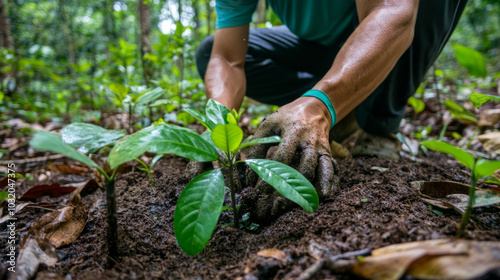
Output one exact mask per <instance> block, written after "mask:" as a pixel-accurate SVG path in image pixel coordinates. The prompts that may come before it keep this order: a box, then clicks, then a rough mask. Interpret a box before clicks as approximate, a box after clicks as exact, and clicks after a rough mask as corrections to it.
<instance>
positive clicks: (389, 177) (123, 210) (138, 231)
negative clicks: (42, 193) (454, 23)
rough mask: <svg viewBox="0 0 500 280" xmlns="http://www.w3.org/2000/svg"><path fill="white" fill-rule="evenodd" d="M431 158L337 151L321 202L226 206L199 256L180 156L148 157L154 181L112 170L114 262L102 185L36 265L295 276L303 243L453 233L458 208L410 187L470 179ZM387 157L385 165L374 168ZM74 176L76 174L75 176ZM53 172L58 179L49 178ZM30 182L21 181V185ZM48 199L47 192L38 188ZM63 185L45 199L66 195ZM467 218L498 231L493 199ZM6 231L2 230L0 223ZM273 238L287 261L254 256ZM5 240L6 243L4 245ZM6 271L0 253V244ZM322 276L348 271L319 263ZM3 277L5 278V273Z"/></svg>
mask: <svg viewBox="0 0 500 280" xmlns="http://www.w3.org/2000/svg"><path fill="white" fill-rule="evenodd" d="M431 155H432V156H433V158H428V159H424V161H423V162H421V163H418V164H417V163H415V162H413V161H408V160H405V159H401V160H400V161H399V162H394V161H390V160H381V159H376V158H355V159H345V160H339V161H338V165H339V168H340V175H339V176H340V183H339V185H338V188H337V192H336V194H335V196H334V197H333V198H331V199H327V200H325V201H322V202H321V203H320V206H319V208H318V210H317V211H316V212H315V213H312V214H308V213H306V212H304V211H303V210H301V209H300V208H294V209H293V210H291V211H289V212H287V213H286V214H284V215H282V216H281V217H279V218H278V219H277V220H275V221H274V222H272V223H271V224H269V225H266V226H261V227H260V228H259V229H258V230H257V231H256V232H250V231H246V230H240V229H238V230H237V229H234V228H232V227H230V226H227V225H224V223H227V222H230V216H229V213H227V214H224V215H223V216H222V218H221V225H219V226H218V227H217V228H216V230H215V232H214V235H213V237H212V239H211V240H210V242H209V243H208V245H207V246H206V248H205V250H204V251H203V252H202V253H200V254H199V255H196V256H187V255H186V254H184V253H183V252H182V251H181V250H180V248H179V246H178V245H177V242H176V240H175V237H174V234H173V216H174V209H175V203H176V201H177V198H178V196H179V194H180V192H181V190H182V189H183V188H184V186H185V185H186V184H187V183H188V181H189V178H187V176H186V175H185V166H186V164H187V161H186V160H184V159H179V158H175V157H166V158H163V159H162V160H161V161H160V162H159V163H158V164H157V166H156V167H155V169H156V171H155V179H156V185H157V187H156V188H155V187H152V186H151V185H150V182H149V180H148V179H147V176H146V174H145V173H142V172H139V171H137V170H134V169H133V168H132V169H131V170H129V171H127V172H125V173H122V174H119V175H118V179H117V182H116V190H117V199H118V201H117V205H118V224H119V241H120V245H119V253H120V254H121V256H120V257H119V258H118V259H117V260H116V265H115V267H114V268H113V269H106V268H105V263H106V258H107V253H106V244H105V242H106V241H105V240H106V238H105V236H106V232H105V231H106V210H105V209H106V207H105V197H104V193H103V191H101V190H100V189H98V190H95V191H93V192H91V193H89V194H86V195H84V196H83V197H82V200H83V202H84V203H85V204H86V205H87V206H88V207H89V209H90V212H89V220H88V223H87V225H86V227H85V229H84V231H83V232H82V234H81V236H80V237H79V238H78V239H77V240H76V241H75V242H74V243H72V244H70V245H67V246H64V247H61V248H59V249H58V250H57V252H58V256H59V263H58V264H57V265H56V266H55V267H50V268H43V267H42V268H41V269H40V270H48V271H51V272H56V273H58V274H61V275H70V277H71V279H235V278H237V277H244V279H293V278H296V277H298V276H299V275H300V274H301V273H302V272H304V270H305V269H307V268H308V267H310V266H311V265H313V264H314V262H315V259H314V258H313V257H312V256H311V255H310V253H309V252H308V248H309V246H310V244H313V243H315V244H316V245H317V246H320V247H323V248H326V249H327V250H329V252H330V253H332V254H333V255H335V254H341V253H344V252H350V251H355V250H361V249H366V248H378V247H382V246H386V245H389V244H394V243H401V242H408V241H416V240H427V239H435V238H443V237H453V236H454V235H455V234H456V231H457V223H458V222H459V220H460V215H459V214H457V213H455V212H454V211H451V210H449V211H443V215H442V216H441V215H438V214H436V213H434V212H433V211H431V210H430V209H429V207H428V205H426V204H425V203H424V202H422V200H421V199H420V198H419V195H418V194H417V192H416V191H415V190H414V189H412V187H411V186H410V182H412V181H417V180H453V181H458V182H463V183H467V182H468V180H469V177H468V172H467V170H466V169H465V168H463V167H460V166H459V165H458V164H456V163H455V162H454V161H453V160H450V158H449V157H447V156H443V155H438V154H435V153H431ZM374 166H377V167H384V168H387V169H388V170H387V171H385V172H380V171H374V170H372V169H371V168H372V167H374ZM73 179H74V178H73ZM53 180H57V179H56V178H54V179H53ZM28 187H29V186H20V187H19V192H22V191H25V190H26V189H27V188H28ZM43 200H44V201H47V200H49V199H47V197H44V199H43ZM66 200H67V195H66V196H63V197H61V198H58V199H50V201H51V202H53V203H60V204H64V203H65V201H66ZM45 213H46V211H43V210H39V209H33V208H31V209H28V210H26V209H25V210H23V211H22V213H20V214H19V215H18V219H19V220H18V228H19V231H18V233H19V234H21V236H22V235H23V234H25V233H26V232H27V230H28V228H29V227H30V225H31V224H32V223H33V222H34V221H35V220H36V219H38V218H39V217H41V216H42V215H43V214H45ZM473 219H474V223H473V225H469V227H468V229H467V231H466V236H465V237H466V238H468V239H474V240H494V241H498V240H500V214H499V211H498V208H496V207H489V208H481V209H478V210H474V213H473ZM0 238H1V239H2V240H6V239H4V238H6V231H5V230H2V232H0ZM267 248H277V249H280V250H283V251H284V252H285V253H286V254H287V259H286V261H277V260H275V259H266V258H263V257H258V256H257V255H256V253H257V252H258V251H260V250H262V249H267ZM4 250H6V249H4ZM2 257H3V259H2V264H1V266H2V269H1V270H0V271H1V272H5V268H4V266H5V265H4V264H5V261H6V258H5V254H2ZM315 277H316V278H319V279H324V278H328V279H349V276H346V275H331V272H330V271H328V270H321V271H320V272H319V273H318V274H316V276H315ZM0 278H5V275H4V276H3V277H0Z"/></svg>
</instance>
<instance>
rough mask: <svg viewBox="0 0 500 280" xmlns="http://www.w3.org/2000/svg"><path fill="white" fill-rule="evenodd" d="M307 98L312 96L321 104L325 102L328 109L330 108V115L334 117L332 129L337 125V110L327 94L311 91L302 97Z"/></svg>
mask: <svg viewBox="0 0 500 280" xmlns="http://www.w3.org/2000/svg"><path fill="white" fill-rule="evenodd" d="M306 96H311V97H316V98H318V99H319V100H321V102H323V103H324V104H325V105H326V108H328V111H329V112H330V115H331V116H332V127H333V126H334V125H335V122H336V121H337V113H336V112H335V108H333V104H332V101H331V100H330V97H328V95H326V93H324V92H322V91H321V90H319V89H310V90H308V91H307V92H306V93H304V94H303V95H302V97H306Z"/></svg>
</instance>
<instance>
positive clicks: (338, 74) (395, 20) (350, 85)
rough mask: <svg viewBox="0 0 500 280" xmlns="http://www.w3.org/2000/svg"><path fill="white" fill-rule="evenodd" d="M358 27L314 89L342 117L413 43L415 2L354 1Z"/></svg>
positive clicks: (382, 77)
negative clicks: (331, 104)
mask: <svg viewBox="0 0 500 280" xmlns="http://www.w3.org/2000/svg"><path fill="white" fill-rule="evenodd" d="M356 6H357V9H358V17H359V21H360V24H359V26H358V27H357V28H356V30H355V31H354V32H353V33H352V34H351V36H349V38H348V40H347V41H346V42H345V44H344V45H343V47H342V48H341V50H340V52H339V53H338V55H337V57H336V58H335V61H334V62H333V65H332V67H331V69H330V71H328V73H327V74H326V75H325V77H324V78H323V79H322V80H321V81H319V82H318V83H317V84H316V85H315V86H314V89H319V90H321V91H323V92H325V93H326V94H327V95H328V96H329V97H330V99H331V101H332V103H333V106H334V107H335V110H336V112H337V121H339V120H341V119H342V118H343V117H345V116H346V115H347V114H348V113H349V112H351V111H352V110H353V109H354V108H355V107H356V106H358V105H359V104H360V103H361V102H362V101H363V100H365V99H366V98H367V97H368V96H369V95H370V93H372V92H373V91H374V90H375V89H376V88H377V87H378V86H379V85H380V84H381V83H382V82H383V81H384V79H385V78H386V77H387V75H388V74H389V72H390V71H391V70H392V68H393V67H394V65H395V64H396V62H397V61H398V59H399V58H400V57H401V55H403V53H404V52H405V51H406V50H407V49H408V47H409V46H410V45H411V43H412V41H413V34H414V28H415V22H416V18H417V10H418V0H377V1H374V0H357V1H356Z"/></svg>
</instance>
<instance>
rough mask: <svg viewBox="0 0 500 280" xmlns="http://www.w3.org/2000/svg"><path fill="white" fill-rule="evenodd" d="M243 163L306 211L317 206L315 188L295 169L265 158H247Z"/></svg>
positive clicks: (313, 209) (310, 210)
mask: <svg viewBox="0 0 500 280" xmlns="http://www.w3.org/2000/svg"><path fill="white" fill-rule="evenodd" d="M245 163H246V164H248V166H250V167H251V168H252V169H253V170H254V171H255V172H256V173H257V174H258V175H259V176H260V177H261V178H262V180H264V181H265V182H266V183H268V184H269V185H271V186H273V187H274V188H275V189H276V190H277V191H278V192H279V193H280V194H281V195H282V196H284V197H286V198H288V199H290V200H291V201H293V202H295V203H297V204H298V205H300V206H301V207H302V208H303V209H304V210H306V211H307V212H310V213H311V212H314V211H315V210H316V209H317V208H318V204H319V199H318V194H317V193H316V190H315V189H314V187H312V186H311V183H309V181H308V180H307V179H306V178H305V177H304V176H302V174H300V173H298V172H297V171H296V170H295V169H293V168H291V167H290V166H287V165H286V164H283V163H281V162H277V161H272V160H267V159H247V160H245Z"/></svg>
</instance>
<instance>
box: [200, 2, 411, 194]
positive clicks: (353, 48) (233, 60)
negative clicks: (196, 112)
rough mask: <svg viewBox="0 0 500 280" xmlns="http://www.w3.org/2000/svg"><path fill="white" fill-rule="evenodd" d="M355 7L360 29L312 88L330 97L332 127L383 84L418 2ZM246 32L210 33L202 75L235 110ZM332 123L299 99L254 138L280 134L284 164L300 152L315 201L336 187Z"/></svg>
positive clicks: (403, 46)
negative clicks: (330, 134)
mask: <svg viewBox="0 0 500 280" xmlns="http://www.w3.org/2000/svg"><path fill="white" fill-rule="evenodd" d="M356 6H357V12H358V18H359V21H360V24H359V26H358V27H357V28H356V30H355V31H354V32H353V33H352V34H351V36H350V37H349V38H348V40H347V41H346V42H345V43H344V45H343V47H342V49H341V50H340V52H339V53H338V55H337V57H336V58H335V60H334V62H333V64H332V67H331V68H330V70H329V71H328V72H327V74H326V75H325V76H324V77H323V79H321V80H320V81H319V82H318V83H317V84H316V85H315V86H314V87H313V88H314V89H319V90H321V91H323V92H325V93H326V94H327V95H328V96H329V97H330V99H331V101H332V103H333V105H334V107H335V110H336V113H337V122H338V121H340V120H341V119H342V118H344V117H345V116H346V115H347V114H348V113H349V112H351V111H352V110H353V109H354V108H355V107H356V106H358V105H359V104H360V103H361V102H362V101H363V100H364V99H366V98H367V97H368V96H369V95H370V93H371V92H373V91H374V90H375V89H376V88H377V87H378V86H379V85H380V84H381V83H382V82H383V81H384V79H385V78H386V77H387V75H388V74H389V72H390V71H391V69H392V68H393V67H394V65H395V64H396V62H397V61H398V59H399V58H400V57H401V55H402V54H403V53H404V52H405V51H406V50H407V49H408V47H409V46H410V45H411V42H412V40H413V32H414V27H415V22H416V17H417V10H418V0H357V1H356ZM248 32H249V26H248V25H244V26H238V27H230V28H222V29H218V30H216V32H215V39H214V47H213V50H212V55H211V58H210V62H209V64H208V69H207V74H206V76H205V81H206V88H207V97H208V98H212V99H214V100H216V101H218V102H221V103H222V104H224V105H226V106H228V107H229V108H236V109H238V108H239V107H240V106H241V103H242V100H243V97H244V95H245V88H246V80H245V73H244V61H245V55H246V52H247V42H248ZM331 123H332V119H331V116H330V114H329V112H328V110H327V108H326V106H325V105H324V104H323V103H322V102H321V101H319V100H318V99H316V98H314V97H301V98H298V99H296V100H295V101H293V102H291V103H289V104H287V105H285V106H282V107H281V108H280V109H279V110H278V111H277V112H276V113H274V114H272V115H271V116H269V117H268V118H266V120H265V121H264V122H262V124H261V125H260V127H259V129H258V131H257V133H256V134H255V137H257V138H260V137H266V136H271V135H280V136H281V138H282V139H283V143H282V144H281V145H280V147H279V148H278V150H277V152H276V153H275V155H274V158H273V159H274V160H277V161H281V162H284V163H289V162H290V161H291V160H292V157H293V156H294V155H295V153H299V158H300V159H301V162H300V165H299V171H300V172H302V173H303V174H304V175H305V176H306V177H307V178H308V179H310V180H312V181H315V182H317V191H318V194H319V195H320V196H328V195H329V194H331V193H332V191H333V190H334V188H335V183H334V174H333V173H334V172H333V171H332V170H334V169H335V168H334V166H335V163H334V162H335V161H334V160H333V158H332V157H331V153H330V148H329V143H328V132H329V130H330V127H331ZM254 147H255V148H254V150H252V151H250V154H251V155H252V156H256V157H263V156H265V152H266V151H265V150H266V149H267V147H265V146H261V145H257V146H254ZM327 170H330V171H331V172H327ZM250 177H251V176H250ZM250 179H251V178H250Z"/></svg>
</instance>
